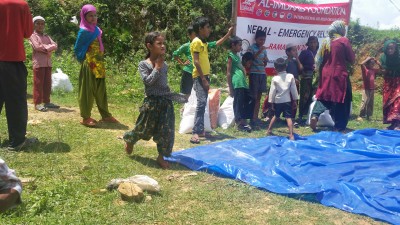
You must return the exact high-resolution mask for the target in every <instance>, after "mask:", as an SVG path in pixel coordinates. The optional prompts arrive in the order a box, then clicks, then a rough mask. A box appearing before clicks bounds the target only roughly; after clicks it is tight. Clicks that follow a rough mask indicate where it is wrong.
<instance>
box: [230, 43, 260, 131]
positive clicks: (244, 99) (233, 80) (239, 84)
mask: <svg viewBox="0 0 400 225" xmlns="http://www.w3.org/2000/svg"><path fill="white" fill-rule="evenodd" d="M229 42H230V48H231V51H229V53H228V59H227V66H226V78H227V81H228V87H229V95H230V96H231V97H233V113H234V114H235V121H236V124H237V127H238V130H240V131H247V132H251V127H250V126H249V125H248V124H247V121H246V119H251V118H253V110H254V99H253V98H252V97H251V95H250V92H249V86H248V85H247V81H246V75H245V74H246V71H245V68H244V67H243V65H242V63H241V62H240V57H239V56H238V53H239V52H240V51H241V50H242V39H240V38H239V37H237V36H233V37H231V38H230V40H229ZM243 58H244V59H243ZM242 59H243V61H244V62H247V63H249V62H250V61H251V60H252V59H253V55H252V54H251V53H250V52H246V54H245V55H243V57H242ZM250 63H251V62H250Z"/></svg>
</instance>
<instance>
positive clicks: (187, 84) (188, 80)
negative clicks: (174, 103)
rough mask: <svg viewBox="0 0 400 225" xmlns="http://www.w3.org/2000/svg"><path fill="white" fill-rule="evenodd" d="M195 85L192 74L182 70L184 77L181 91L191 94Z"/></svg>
mask: <svg viewBox="0 0 400 225" xmlns="http://www.w3.org/2000/svg"><path fill="white" fill-rule="evenodd" d="M192 87H193V77H192V74H191V73H189V72H187V71H184V70H182V78H181V93H183V94H185V95H190V93H191V92H192Z"/></svg>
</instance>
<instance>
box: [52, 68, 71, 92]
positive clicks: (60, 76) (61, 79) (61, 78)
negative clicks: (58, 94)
mask: <svg viewBox="0 0 400 225" xmlns="http://www.w3.org/2000/svg"><path fill="white" fill-rule="evenodd" d="M56 70H57V73H53V74H52V75H51V90H52V91H55V90H61V91H66V92H71V91H72V90H73V87H72V84H71V81H70V80H69V77H68V75H67V74H65V73H63V71H62V70H61V69H60V68H57V69H56Z"/></svg>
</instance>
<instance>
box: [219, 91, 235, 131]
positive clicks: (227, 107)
mask: <svg viewBox="0 0 400 225" xmlns="http://www.w3.org/2000/svg"><path fill="white" fill-rule="evenodd" d="M234 121H235V114H234V112H233V98H232V97H231V96H228V97H227V98H226V99H225V101H224V103H222V105H221V107H220V108H219V111H218V126H220V127H222V129H228V127H229V126H231V125H232V124H233V122H234Z"/></svg>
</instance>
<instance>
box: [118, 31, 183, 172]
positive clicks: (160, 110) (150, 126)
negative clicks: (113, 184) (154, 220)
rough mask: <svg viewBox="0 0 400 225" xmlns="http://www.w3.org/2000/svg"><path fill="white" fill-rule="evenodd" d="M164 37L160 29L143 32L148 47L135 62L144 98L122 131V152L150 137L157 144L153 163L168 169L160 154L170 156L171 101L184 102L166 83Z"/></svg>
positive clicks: (166, 69) (172, 135) (172, 126)
mask: <svg viewBox="0 0 400 225" xmlns="http://www.w3.org/2000/svg"><path fill="white" fill-rule="evenodd" d="M164 40H165V38H164V36H163V35H161V33H160V32H157V31H155V32H150V33H149V34H147V35H146V38H145V45H146V48H147V50H148V54H147V56H146V59H145V60H143V61H141V62H140V63H139V73H140V76H141V77H142V80H143V83H144V87H145V92H146V97H145V98H144V100H143V104H142V106H141V107H140V108H139V111H140V114H139V117H138V118H137V120H136V124H135V127H134V128H133V130H131V131H128V132H126V133H125V134H124V141H125V151H126V153H127V154H131V153H132V151H133V145H134V144H135V143H136V142H137V141H138V140H141V139H143V140H150V138H152V137H153V141H154V142H156V143H157V151H158V157H157V163H158V165H160V167H161V168H163V169H167V168H169V164H168V162H167V161H165V160H164V156H167V157H168V156H170V155H171V152H172V147H173V146H174V140H175V115H174V105H173V104H172V100H174V101H178V102H181V103H183V102H185V101H186V98H185V97H184V96H183V95H179V94H175V93H171V91H170V88H169V86H168V74H167V73H168V65H167V64H166V63H165V60H164V57H165V51H166V49H165V43H164Z"/></svg>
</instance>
